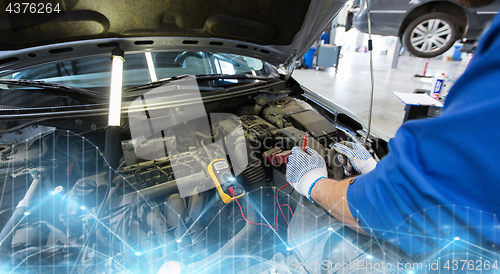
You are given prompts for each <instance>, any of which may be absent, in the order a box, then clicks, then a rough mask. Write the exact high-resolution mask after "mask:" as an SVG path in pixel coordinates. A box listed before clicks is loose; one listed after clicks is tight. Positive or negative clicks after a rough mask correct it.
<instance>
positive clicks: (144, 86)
mask: <svg viewBox="0 0 500 274" xmlns="http://www.w3.org/2000/svg"><path fill="white" fill-rule="evenodd" d="M188 76H190V75H188V74H183V75H178V76H173V77H170V78H164V79H161V80H158V81H156V82H149V83H146V84H142V85H139V86H135V87H131V88H127V89H125V90H123V91H124V92H131V91H137V90H142V89H150V88H156V87H159V86H163V85H165V84H168V83H170V82H172V81H175V80H179V79H182V78H186V77H188ZM195 77H196V80H204V81H210V80H219V79H240V80H241V79H254V80H265V81H267V80H271V79H275V77H274V76H272V75H271V76H255V75H253V74H233V75H228V74H199V75H195ZM199 88H200V90H201V89H209V90H216V89H224V88H222V87H199Z"/></svg>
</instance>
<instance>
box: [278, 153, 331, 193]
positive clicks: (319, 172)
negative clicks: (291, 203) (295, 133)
mask: <svg viewBox="0 0 500 274" xmlns="http://www.w3.org/2000/svg"><path fill="white" fill-rule="evenodd" d="M327 176H328V173H327V171H326V164H325V160H324V159H323V157H321V155H319V154H318V153H317V152H316V151H315V150H314V149H311V148H309V147H306V151H302V150H301V149H300V148H298V147H294V148H293V149H292V154H291V155H290V156H289V157H288V164H287V165H286V180H287V181H288V182H289V183H290V185H291V186H292V187H293V188H294V189H295V190H297V192H298V193H300V194H302V195H304V196H306V197H307V198H308V199H309V200H310V201H311V202H313V203H316V202H315V201H314V200H313V199H311V190H312V188H313V187H314V185H315V184H316V182H317V181H318V180H319V179H323V178H327Z"/></svg>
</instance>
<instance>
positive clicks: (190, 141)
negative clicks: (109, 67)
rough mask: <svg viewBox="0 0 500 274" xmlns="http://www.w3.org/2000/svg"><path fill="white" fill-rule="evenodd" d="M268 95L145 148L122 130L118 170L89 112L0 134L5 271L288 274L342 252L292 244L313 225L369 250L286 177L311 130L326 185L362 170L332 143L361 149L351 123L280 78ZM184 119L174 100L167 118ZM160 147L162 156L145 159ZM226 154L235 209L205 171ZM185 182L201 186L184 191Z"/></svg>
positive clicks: (380, 146) (327, 241)
mask: <svg viewBox="0 0 500 274" xmlns="http://www.w3.org/2000/svg"><path fill="white" fill-rule="evenodd" d="M275 90H279V91H275ZM275 90H273V88H270V89H269V88H267V89H262V90H261V92H259V93H253V94H252V95H247V94H245V95H244V96H243V95H241V96H239V97H235V98H233V99H232V100H230V101H227V100H226V101H225V102H224V103H222V102H221V101H217V100H212V101H209V102H206V103H205V102H204V104H205V108H206V111H207V114H208V115H209V116H210V117H211V119H210V124H203V123H194V124H193V126H189V125H186V124H181V125H182V129H180V128H177V127H175V126H174V127H170V128H168V129H167V130H165V131H163V132H162V136H160V137H158V138H156V139H155V138H152V139H149V140H146V141H145V142H142V143H140V144H137V143H134V142H135V141H134V138H132V137H131V135H130V133H129V131H130V129H129V127H130V125H129V124H127V123H125V124H124V125H122V131H121V132H122V133H121V136H122V141H121V149H122V153H123V154H122V155H121V159H120V166H119V168H118V169H116V171H112V170H111V169H108V168H107V167H106V162H105V160H104V159H103V154H102V151H104V150H103V147H104V145H105V144H104V140H105V138H104V130H103V127H104V125H102V123H101V124H99V122H95V121H94V120H96V119H97V118H94V117H88V118H69V119H68V120H67V124H68V125H71V126H68V128H56V127H54V126H50V125H47V124H49V123H45V125H38V124H32V125H29V126H27V127H24V128H20V129H18V130H15V131H12V132H8V133H3V134H2V136H1V137H0V141H1V143H2V146H1V147H0V173H1V175H2V180H1V182H2V183H0V188H1V189H3V195H2V201H1V202H0V205H1V208H0V228H2V236H3V235H6V236H5V238H2V239H0V241H2V243H1V245H0V248H1V253H0V256H1V257H2V259H1V260H0V261H2V262H3V263H1V264H3V265H2V266H1V267H2V268H3V269H6V270H9V271H13V273H17V272H29V273H128V272H132V273H138V272H139V271H141V272H144V273H146V272H147V273H175V272H168V271H172V269H176V268H179V269H182V273H214V272H217V273H289V272H286V271H291V270H290V269H289V267H290V264H289V262H290V261H291V260H294V259H296V260H299V261H301V262H302V263H307V262H309V261H310V260H311V258H312V257H311V256H312V254H313V253H314V252H319V253H321V255H320V256H318V257H319V258H338V256H336V254H335V252H334V251H332V250H335V248H333V247H332V245H334V244H335V243H334V242H332V241H334V240H332V238H331V237H325V236H324V235H323V236H322V237H319V238H317V237H316V238H314V239H317V241H320V242H321V243H322V245H320V244H319V243H318V242H315V241H316V240H313V241H303V240H300V239H301V237H303V236H304V235H306V234H307V233H309V232H307V231H309V229H310V230H311V231H317V230H318V229H323V228H325V231H326V229H327V228H328V229H329V231H335V232H336V233H334V234H332V235H334V236H335V237H337V238H338V239H337V243H336V244H341V243H340V242H343V241H345V239H346V238H348V239H357V240H358V242H359V246H362V247H360V248H356V249H353V251H352V254H351V255H352V256H353V257H352V258H355V257H359V256H360V254H363V252H366V250H368V249H370V247H372V248H373V246H374V245H375V243H373V242H372V240H371V239H370V238H369V237H366V238H363V237H364V236H359V235H356V233H355V232H354V231H351V230H350V229H349V228H346V227H345V226H343V225H342V223H340V222H338V221H337V220H335V219H334V218H333V217H331V216H329V215H328V212H326V211H324V210H322V209H320V208H319V207H318V206H316V205H313V204H311V203H310V202H309V201H307V199H305V200H304V199H303V198H301V197H299V195H298V194H297V193H296V192H295V191H293V188H292V187H291V186H289V185H288V186H287V182H286V178H285V171H286V162H287V157H288V155H289V154H290V150H291V149H292V147H294V146H301V144H302V142H303V140H304V136H305V135H307V136H308V137H307V144H306V145H307V146H308V147H311V148H313V149H314V150H316V151H317V152H318V153H319V154H320V155H322V156H324V158H325V161H326V163H327V167H328V172H329V177H330V178H333V179H342V178H344V177H347V176H353V175H357V173H356V171H355V170H354V169H353V168H352V166H350V163H349V161H348V160H347V158H345V157H344V156H342V155H340V154H338V153H336V152H335V150H334V149H333V145H334V144H335V143H337V142H340V141H345V140H347V141H353V142H358V143H360V144H363V143H364V138H365V137H366V132H364V130H363V129H362V127H361V126H360V125H359V124H358V123H357V122H355V121H354V120H352V119H350V118H349V117H348V116H347V115H345V114H341V113H333V112H328V111H326V110H325V109H323V108H321V106H320V105H317V104H316V103H315V102H314V101H311V100H308V98H307V97H304V96H300V95H299V96H297V95H292V94H291V93H293V92H292V90H291V89H290V88H289V87H287V86H285V85H284V84H282V85H280V86H278V88H275ZM188 111H189V110H188V109H187V110H185V109H183V107H182V106H175V107H171V110H170V112H169V114H168V115H169V117H170V119H174V118H175V116H176V115H183V113H185V112H188ZM212 113H214V114H215V113H224V115H212ZM75 125H76V126H80V127H79V130H75V128H76V126H75ZM199 125H202V126H199ZM86 127H87V128H86ZM234 132H241V133H242V134H239V135H237V136H236V135H234ZM233 135H234V136H233ZM230 136H233V137H234V138H233V139H231V141H230V142H229V141H228V138H229V137H230ZM218 140H221V142H217V141H218ZM166 143H168V145H165V144H166ZM166 147H168V148H169V149H168V150H169V151H167V149H166ZM172 147H175V149H176V150H177V151H173V150H174V149H171V148H172ZM366 147H367V148H368V150H369V151H370V153H371V154H372V155H373V156H374V158H376V159H380V158H382V157H384V155H385V154H386V153H387V143H386V142H385V141H384V140H382V139H378V138H376V137H373V136H371V137H370V138H369V139H368V141H367V142H366ZM139 151H140V153H139ZM158 152H160V153H159V154H160V155H161V154H162V153H163V154H164V157H156V156H155V157H153V159H151V158H149V159H148V158H147V157H146V159H147V160H145V157H141V155H158ZM228 152H231V153H228ZM228 156H229V158H230V161H227V162H228V163H229V165H230V167H231V168H232V170H233V174H234V178H231V179H228V180H226V183H229V182H230V183H229V184H228V185H231V186H234V189H239V190H240V193H242V195H240V196H238V198H235V200H236V199H237V201H238V203H235V202H232V201H229V202H228V203H226V202H225V201H224V200H223V199H222V198H221V197H222V196H221V193H220V192H219V190H218V188H217V187H214V179H213V178H212V177H211V176H210V172H209V169H207V166H209V165H210V163H211V162H212V161H213V159H227V158H228ZM174 173H175V174H174ZM181 185H195V186H196V187H197V188H198V189H197V191H195V192H194V194H193V193H191V195H188V196H186V195H182V193H180V188H181ZM215 186H217V185H215ZM33 188H35V189H33ZM224 188H225V189H224ZM222 189H223V190H222V191H225V192H226V193H227V191H228V188H227V187H222ZM30 191H32V192H30ZM231 191H232V190H229V192H231ZM27 192H30V193H32V194H31V199H30V200H29V201H28V200H26V199H27V198H26V196H27V194H26V193H27ZM231 194H232V195H233V196H234V197H236V195H234V193H232V192H231ZM228 195H229V196H231V195H230V194H228ZM23 197H24V198H23ZM230 198H231V199H232V197H230ZM20 201H21V202H23V201H24V202H29V206H27V210H26V211H25V212H24V213H23V214H24V216H22V221H20V222H18V223H17V224H14V225H13V226H11V227H9V224H7V223H8V221H9V219H10V217H11V215H12V214H13V212H14V211H15V208H16V205H18V203H20ZM307 210H309V211H314V212H316V215H315V216H316V218H315V220H314V221H311V220H306V219H307V218H308V217H305V216H306V215H308V216H309V215H310V214H305V213H304V211H307ZM318 216H319V218H318ZM304 218H306V219H304ZM304 223H306V224H309V226H308V227H307V228H304ZM330 228H331V229H330ZM4 231H8V232H7V233H4ZM337 232H338V233H337ZM339 235H342V237H341V238H342V239H340V238H339V237H340V236H339ZM327 246H328V247H327ZM321 247H324V248H323V249H321ZM320 249H321V250H320ZM313 250H316V251H314V252H313ZM360 250H362V251H360ZM344 254H348V255H343V256H344V257H346V258H345V260H346V261H347V262H349V260H351V259H352V258H349V253H344ZM146 255H147V256H146ZM287 262H288V263H287ZM166 269H169V270H168V271H167V270H166ZM273 269H274V271H275V272H272V270H273ZM162 271H163V272H162ZM299 272H300V271H299Z"/></svg>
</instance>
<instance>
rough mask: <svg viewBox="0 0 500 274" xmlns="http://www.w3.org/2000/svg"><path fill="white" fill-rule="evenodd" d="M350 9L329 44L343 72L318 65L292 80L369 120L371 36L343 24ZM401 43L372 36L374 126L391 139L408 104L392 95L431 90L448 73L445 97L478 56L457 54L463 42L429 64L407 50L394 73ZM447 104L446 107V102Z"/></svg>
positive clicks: (297, 73)
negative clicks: (335, 49)
mask: <svg viewBox="0 0 500 274" xmlns="http://www.w3.org/2000/svg"><path fill="white" fill-rule="evenodd" d="M347 9H348V6H346V7H344V8H343V9H342V10H341V11H340V13H339V15H338V16H337V18H335V19H334V23H337V24H338V27H337V28H336V32H335V31H332V33H336V34H335V38H332V37H330V41H329V42H330V44H332V42H333V44H335V45H336V46H341V52H340V58H339V61H338V68H337V69H336V68H334V67H327V68H321V70H317V69H316V66H315V64H316V62H317V59H315V63H314V64H313V68H311V69H304V68H301V69H295V71H294V73H293V77H294V78H295V79H296V80H297V81H298V82H299V83H300V84H301V85H303V86H304V87H306V88H308V89H310V90H312V91H314V92H316V93H318V94H320V95H321V96H324V97H325V98H327V99H329V100H331V101H333V102H335V103H337V104H339V105H340V106H342V107H344V108H346V109H347V110H349V111H350V112H352V113H353V114H354V115H356V116H359V117H360V118H362V119H364V120H368V112H369V111H368V110H369V101H370V66H369V53H368V52H367V51H366V50H364V49H366V47H367V41H368V34H365V33H361V32H359V31H358V30H357V29H355V28H354V27H353V28H351V29H350V30H349V31H348V32H346V31H345V26H344V25H343V24H344V22H342V20H345V15H343V14H344V13H347ZM398 39H399V38H397V37H393V36H380V35H372V40H373V71H374V79H375V81H374V100H373V113H372V115H373V116H372V125H373V126H374V127H375V128H377V129H379V130H380V131H381V132H383V133H385V134H386V135H387V136H389V137H394V136H395V134H396V131H397V130H398V128H399V127H400V126H401V124H402V122H403V120H404V117H405V104H404V103H403V102H402V101H401V100H400V99H399V98H398V97H396V96H395V95H394V94H393V92H401V93H409V94H411V93H413V92H414V91H415V90H417V89H423V90H431V88H432V84H433V78H434V76H436V75H441V74H442V73H444V74H445V76H446V81H445V87H444V93H446V92H448V91H449V89H450V88H451V86H452V85H453V83H454V82H455V80H456V79H458V78H459V77H460V76H461V75H462V73H463V72H464V71H465V69H466V68H467V65H468V64H469V61H470V60H471V58H472V56H473V54H468V53H463V52H458V53H456V52H455V51H456V47H460V46H461V44H460V43H459V42H456V44H455V46H454V47H452V48H451V49H449V50H448V51H447V52H445V53H444V54H442V55H440V56H438V57H435V58H429V59H426V58H419V57H414V56H411V55H410V54H409V53H407V51H405V50H404V48H403V49H401V50H400V51H399V52H398V55H399V57H398V60H397V61H396V67H395V68H393V67H392V66H394V63H393V62H394V58H395V54H394V52H395V50H396V46H397V40H398ZM320 43H321V42H320ZM317 46H318V45H317ZM319 46H321V45H319ZM360 48H361V50H360ZM454 54H459V56H460V59H459V60H453V59H456V56H455V58H454ZM316 55H317V54H316ZM315 58H317V56H316V57H315ZM427 61H428V64H427V69H426V74H425V76H426V77H418V76H416V75H423V72H424V69H425V67H426V62H427ZM442 101H443V102H444V98H443V100H442Z"/></svg>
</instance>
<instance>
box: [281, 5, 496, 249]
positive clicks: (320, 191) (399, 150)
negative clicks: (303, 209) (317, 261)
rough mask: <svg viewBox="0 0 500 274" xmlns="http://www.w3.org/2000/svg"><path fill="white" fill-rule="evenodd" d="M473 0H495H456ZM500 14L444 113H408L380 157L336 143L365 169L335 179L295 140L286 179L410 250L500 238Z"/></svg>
mask: <svg viewBox="0 0 500 274" xmlns="http://www.w3.org/2000/svg"><path fill="white" fill-rule="evenodd" d="M456 2H458V3H459V4H462V5H464V6H468V7H478V6H484V5H485V4H490V3H491V2H492V1H483V0H475V1H468V0H461V1H456ZM499 117H500V15H497V16H496V17H495V19H494V20H493V22H492V24H491V28H490V29H489V30H488V31H487V32H486V33H485V35H484V37H483V39H482V41H481V42H480V45H479V46H478V48H477V50H476V52H475V55H474V58H473V59H472V61H471V62H470V64H469V66H468V67H467V69H466V70H465V72H464V74H463V75H462V76H461V77H460V78H459V79H458V80H457V81H456V83H455V84H454V85H453V87H452V89H451V90H450V92H449V94H448V96H447V99H446V104H445V106H444V108H443V111H442V114H441V115H440V116H438V117H435V118H429V119H422V120H412V121H408V122H405V123H404V124H403V125H402V126H401V127H400V128H399V130H398V131H397V133H396V136H395V137H394V138H393V139H392V140H390V141H389V151H390V152H389V154H387V156H386V157H385V158H383V159H382V160H381V161H380V162H378V164H377V163H376V161H375V160H374V159H373V158H372V157H371V155H370V154H369V153H368V151H367V150H366V149H365V148H364V147H363V146H361V145H359V144H355V143H352V142H341V143H338V144H336V145H335V150H336V151H337V152H338V153H341V154H343V155H345V156H346V157H348V158H349V160H350V162H351V164H352V166H353V167H354V168H355V169H356V170H358V171H359V172H360V173H361V174H363V175H360V176H358V177H355V178H352V177H351V178H346V179H344V180H340V181H335V180H331V179H327V170H326V165H325V161H324V159H323V158H322V157H321V156H320V155H319V154H318V153H316V152H315V151H314V150H312V149H310V148H306V150H305V151H302V150H301V149H300V148H298V147H295V148H293V150H292V151H293V153H292V155H290V157H289V163H288V165H287V170H286V177H287V181H288V182H289V183H290V184H291V185H292V186H293V187H294V188H295V189H296V190H297V191H298V192H299V193H300V194H302V195H304V196H306V197H307V198H309V200H311V201H312V202H314V203H317V204H319V205H321V206H322V207H323V208H325V209H326V210H329V212H330V213H331V214H332V215H333V216H334V217H335V218H337V219H338V220H340V221H342V222H343V223H344V224H346V225H348V226H349V227H351V228H353V229H354V230H357V231H358V232H361V233H365V234H371V235H374V236H376V237H379V238H382V239H385V240H387V241H388V242H389V243H392V244H394V245H395V246H397V247H398V248H399V250H402V251H404V252H405V253H406V254H407V255H420V254H424V253H427V252H429V251H431V250H436V248H442V247H443V246H446V245H447V244H449V243H450V242H452V241H453V240H461V241H464V242H466V243H474V244H478V245H481V247H488V248H490V249H491V248H492V247H495V246H498V244H500V229H499V228H498V227H499V222H498V219H497V217H496V215H495V214H500V198H499V194H500V147H499V139H498V138H499V137H500V120H499Z"/></svg>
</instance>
